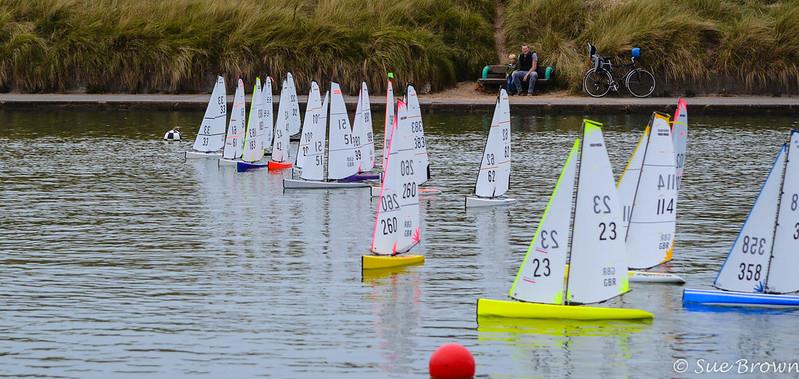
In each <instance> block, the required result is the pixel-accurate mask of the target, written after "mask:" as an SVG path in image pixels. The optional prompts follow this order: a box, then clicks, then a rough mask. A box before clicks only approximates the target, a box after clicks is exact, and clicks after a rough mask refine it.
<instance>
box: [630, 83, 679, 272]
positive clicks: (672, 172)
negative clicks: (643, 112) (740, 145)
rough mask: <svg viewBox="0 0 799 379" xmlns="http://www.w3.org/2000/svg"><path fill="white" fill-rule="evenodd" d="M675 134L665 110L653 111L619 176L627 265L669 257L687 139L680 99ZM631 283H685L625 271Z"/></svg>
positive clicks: (648, 263)
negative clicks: (664, 112)
mask: <svg viewBox="0 0 799 379" xmlns="http://www.w3.org/2000/svg"><path fill="white" fill-rule="evenodd" d="M675 115H676V117H677V118H678V119H679V120H678V121H676V122H675V124H676V125H677V129H674V131H675V132H677V134H676V135H675V134H673V133H672V130H671V126H670V123H669V119H668V116H667V115H663V114H659V113H657V112H655V113H654V114H653V115H652V117H651V119H650V122H649V124H648V125H647V128H646V129H645V130H644V133H643V134H642V136H641V138H640V140H639V142H638V145H637V146H636V148H635V150H634V151H633V154H632V156H631V157H630V160H629V162H628V163H627V166H626V168H625V170H624V172H623V173H622V176H621V178H619V183H618V187H617V188H618V190H619V195H620V197H621V200H622V209H623V215H624V225H623V229H624V231H625V236H626V241H627V243H628V252H629V253H630V262H629V265H630V268H631V269H647V268H651V267H654V266H658V265H660V264H662V263H665V262H668V261H670V260H671V259H672V256H673V251H674V242H675V234H676V225H677V197H678V191H679V185H680V181H681V177H682V163H684V157H685V150H686V144H687V138H688V130H687V127H688V125H687V108H686V106H685V101H683V100H682V99H681V100H680V102H679V103H678V107H677V113H676V114H675ZM629 275H630V281H631V282H635V283H663V284H684V283H685V280H684V279H683V278H682V277H680V276H678V275H675V274H671V273H667V272H656V271H633V270H631V271H630V272H629Z"/></svg>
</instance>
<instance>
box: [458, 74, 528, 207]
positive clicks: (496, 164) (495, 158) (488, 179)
mask: <svg viewBox="0 0 799 379" xmlns="http://www.w3.org/2000/svg"><path fill="white" fill-rule="evenodd" d="M510 137H511V135H510V105H509V104H508V93H507V92H505V90H504V89H502V90H500V92H499V96H498V97H497V105H496V106H495V107H494V118H493V119H492V120H491V127H489V129H488V139H486V145H485V149H484V150H483V158H482V161H481V162H480V172H479V173H478V174H477V182H476V183H475V185H474V194H475V195H476V197H471V196H467V197H466V207H467V208H469V207H488V206H495V205H507V204H511V203H513V202H515V201H516V200H515V199H509V198H502V197H501V196H503V195H504V194H505V193H506V192H508V187H509V185H510V162H511V160H510Z"/></svg>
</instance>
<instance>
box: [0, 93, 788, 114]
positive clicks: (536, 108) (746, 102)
mask: <svg viewBox="0 0 799 379" xmlns="http://www.w3.org/2000/svg"><path fill="white" fill-rule="evenodd" d="M208 96H209V95H208V94H198V95H163V94H152V95H149V94H134V95H127V94H2V95H0V110H42V109H74V110H142V109H144V110H164V111H179V110H204V109H205V107H206V105H207V104H208ZM299 98H300V99H299V100H300V108H301V109H304V108H305V101H306V98H307V97H306V96H299ZM495 98H496V97H495V96H494V95H488V94H485V95H483V94H474V95H460V96H457V95H455V96H453V95H449V96H447V95H443V96H442V95H441V94H431V95H419V102H420V103H421V106H422V110H423V111H424V112H426V113H431V112H442V113H443V112H475V113H490V112H493V110H494V103H495ZM249 99H250V96H249V95H248V96H247V102H249ZM344 99H345V102H346V103H347V108H348V109H350V110H351V111H352V110H354V109H355V105H356V103H357V97H355V96H345V97H344ZM227 100H228V103H232V102H233V96H228V99H227ZM685 100H686V101H687V102H688V105H689V107H691V114H730V113H734V114H763V113H766V114H780V115H790V114H794V115H796V114H799V96H794V97H770V96H730V97H709V96H702V97H685ZM277 103H279V96H275V104H277ZM370 104H371V108H372V111H380V110H381V109H383V108H384V107H385V98H384V96H380V95H379V94H373V95H371V96H370ZM510 105H511V109H512V110H513V111H514V113H517V114H547V113H555V114H585V113H592V114H596V113H600V114H607V113H627V114H648V113H651V112H653V111H662V112H672V111H673V110H674V108H675V107H676V105H677V97H653V98H644V99H638V98H629V97H605V98H598V99H597V98H591V97H584V96H563V95H557V94H556V95H553V94H541V95H537V96H526V97H516V96H512V97H511V98H510Z"/></svg>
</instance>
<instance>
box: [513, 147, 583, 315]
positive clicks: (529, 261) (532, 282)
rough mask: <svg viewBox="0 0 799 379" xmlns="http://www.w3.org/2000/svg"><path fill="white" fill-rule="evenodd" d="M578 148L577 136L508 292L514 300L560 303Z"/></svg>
mask: <svg viewBox="0 0 799 379" xmlns="http://www.w3.org/2000/svg"><path fill="white" fill-rule="evenodd" d="M579 149H580V139H579V138H578V139H577V140H576V141H574V145H573V146H572V149H571V152H570V153H569V157H568V158H567V159H566V163H565V164H564V166H563V170H562V171H561V172H560V177H559V178H558V182H557V184H556V185H555V190H553V191H552V196H550V197H549V203H548V204H547V207H546V209H545V210H544V215H543V216H542V217H541V222H540V223H539V224H538V229H537V230H536V231H535V235H534V236H533V240H532V242H530V246H529V247H528V248H527V254H526V255H525V256H524V261H523V262H522V265H521V267H519V273H518V274H516V279H515V280H514V281H513V285H512V286H511V288H510V292H509V294H508V295H509V296H510V297H512V298H514V299H516V300H521V301H529V302H536V303H548V304H563V279H564V278H563V276H564V270H563V267H564V266H565V265H566V257H567V255H568V245H569V235H570V233H571V216H572V204H573V200H572V196H573V195H574V180H575V176H576V171H577V160H578V157H577V156H578V154H579V151H580V150H579Z"/></svg>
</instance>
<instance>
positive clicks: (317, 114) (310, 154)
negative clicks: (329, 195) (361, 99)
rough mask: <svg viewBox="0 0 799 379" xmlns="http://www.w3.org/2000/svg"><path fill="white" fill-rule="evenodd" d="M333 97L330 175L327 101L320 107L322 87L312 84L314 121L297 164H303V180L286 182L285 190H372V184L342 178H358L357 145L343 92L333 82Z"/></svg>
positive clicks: (309, 105)
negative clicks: (325, 166)
mask: <svg viewBox="0 0 799 379" xmlns="http://www.w3.org/2000/svg"><path fill="white" fill-rule="evenodd" d="M330 87H331V88H330V89H331V96H330V102H331V104H330V128H329V129H330V138H329V139H328V162H327V176H326V177H325V170H324V152H325V151H324V144H325V133H326V131H327V129H328V128H327V125H328V122H327V108H328V106H327V105H328V104H327V100H328V96H327V95H325V102H324V103H322V104H320V99H319V97H320V95H319V87H318V86H317V85H316V83H315V82H313V83H311V92H310V94H309V95H308V112H306V121H307V119H308V115H309V114H308V113H309V112H310V117H311V118H312V121H311V123H310V124H308V123H306V124H307V126H308V128H310V129H309V130H308V131H306V132H304V133H303V134H304V135H303V136H302V138H303V139H304V140H305V141H304V142H305V144H302V143H301V146H300V152H299V153H298V154H299V155H300V156H299V157H298V159H297V163H298V164H299V165H301V168H302V173H301V174H300V178H301V179H288V178H287V179H284V180H283V188H285V189H332V188H369V187H370V185H369V184H368V183H361V182H345V181H340V180H341V179H344V178H348V177H350V176H352V175H354V174H355V173H356V172H357V170H358V168H357V167H356V166H355V153H354V150H355V149H354V144H353V141H352V133H351V130H350V126H349V120H348V117H347V109H346V105H345V104H344V98H343V97H342V95H341V89H340V88H339V85H338V84H337V83H331V85H330Z"/></svg>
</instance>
